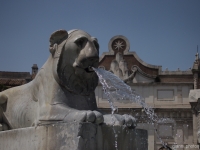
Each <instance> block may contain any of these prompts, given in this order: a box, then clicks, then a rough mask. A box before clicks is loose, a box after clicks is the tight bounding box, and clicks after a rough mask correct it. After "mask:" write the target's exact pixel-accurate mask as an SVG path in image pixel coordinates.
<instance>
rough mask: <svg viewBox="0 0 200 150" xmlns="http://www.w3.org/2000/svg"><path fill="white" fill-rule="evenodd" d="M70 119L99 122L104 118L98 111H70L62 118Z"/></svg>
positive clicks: (70, 120) (67, 120)
mask: <svg viewBox="0 0 200 150" xmlns="http://www.w3.org/2000/svg"><path fill="white" fill-rule="evenodd" d="M72 121H76V122H91V123H96V124H101V123H103V121H104V118H103V115H102V114H101V113H100V112H98V111H90V110H88V111H72V112H70V113H69V114H68V115H67V116H66V117H65V118H64V122H72Z"/></svg>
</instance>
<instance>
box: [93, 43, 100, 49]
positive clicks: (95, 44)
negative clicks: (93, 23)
mask: <svg viewBox="0 0 200 150" xmlns="http://www.w3.org/2000/svg"><path fill="white" fill-rule="evenodd" d="M93 43H94V46H95V47H96V49H97V50H99V44H98V43H97V41H93Z"/></svg>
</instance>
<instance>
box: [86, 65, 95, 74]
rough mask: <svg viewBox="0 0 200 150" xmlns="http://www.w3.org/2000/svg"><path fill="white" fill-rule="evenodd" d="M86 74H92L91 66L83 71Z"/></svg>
mask: <svg viewBox="0 0 200 150" xmlns="http://www.w3.org/2000/svg"><path fill="white" fill-rule="evenodd" d="M84 70H85V71H86V72H87V73H92V72H94V70H93V68H92V67H91V66H89V67H87V68H85V69H84Z"/></svg>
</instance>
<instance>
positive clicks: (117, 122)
mask: <svg viewBox="0 0 200 150" xmlns="http://www.w3.org/2000/svg"><path fill="white" fill-rule="evenodd" d="M103 117H104V123H105V124H107V125H114V126H122V125H125V126H127V127H129V128H135V127H136V126H137V124H136V119H135V118H134V117H133V116H131V115H127V114H125V115H119V114H113V115H112V114H109V115H104V116H103Z"/></svg>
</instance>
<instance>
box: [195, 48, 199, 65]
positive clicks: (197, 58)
mask: <svg viewBox="0 0 200 150" xmlns="http://www.w3.org/2000/svg"><path fill="white" fill-rule="evenodd" d="M195 56H196V59H195V61H196V62H198V61H199V53H198V45H197V53H196V55H195Z"/></svg>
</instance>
